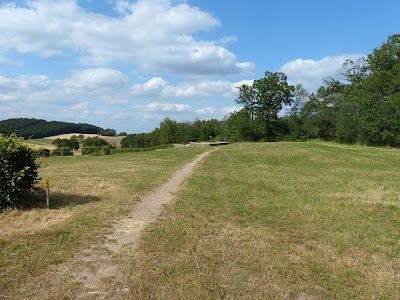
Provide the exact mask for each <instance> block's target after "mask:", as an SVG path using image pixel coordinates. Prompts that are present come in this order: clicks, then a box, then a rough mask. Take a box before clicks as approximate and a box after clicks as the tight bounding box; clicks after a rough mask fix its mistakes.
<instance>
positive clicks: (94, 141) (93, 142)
mask: <svg viewBox="0 0 400 300" xmlns="http://www.w3.org/2000/svg"><path fill="white" fill-rule="evenodd" d="M82 144H83V146H84V147H91V146H93V147H101V146H108V147H110V148H111V144H110V143H109V142H107V141H106V140H104V139H102V138H99V137H92V138H87V139H84V140H83V142H82Z"/></svg>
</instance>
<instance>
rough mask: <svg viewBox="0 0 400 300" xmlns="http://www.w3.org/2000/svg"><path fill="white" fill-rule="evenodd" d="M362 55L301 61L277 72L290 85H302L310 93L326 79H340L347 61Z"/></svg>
mask: <svg viewBox="0 0 400 300" xmlns="http://www.w3.org/2000/svg"><path fill="white" fill-rule="evenodd" d="M362 56H365V55H363V54H344V55H340V56H327V57H324V58H322V59H320V60H312V59H301V58H298V59H296V60H293V61H290V62H288V63H286V64H284V65H283V66H282V67H281V68H280V69H279V71H281V72H284V73H285V74H286V75H287V76H288V78H289V80H290V82H291V83H293V84H297V83H301V84H303V85H304V86H305V87H306V88H307V89H309V90H310V91H315V90H316V89H317V88H318V87H320V86H321V85H322V84H323V82H322V79H324V78H326V77H334V78H338V79H341V78H342V77H341V75H340V71H341V68H342V66H343V63H344V62H345V61H346V60H347V59H352V60H355V59H358V58H360V57H362Z"/></svg>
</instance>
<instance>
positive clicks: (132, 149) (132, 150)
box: [110, 145, 173, 154]
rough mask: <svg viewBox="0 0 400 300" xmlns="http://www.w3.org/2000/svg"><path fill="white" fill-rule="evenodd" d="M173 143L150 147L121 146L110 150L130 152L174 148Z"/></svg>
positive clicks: (113, 151) (112, 151)
mask: <svg viewBox="0 0 400 300" xmlns="http://www.w3.org/2000/svg"><path fill="white" fill-rule="evenodd" d="M172 147H173V145H160V146H156V147H149V148H120V149H111V150H110V152H111V153H112V154H114V153H129V152H144V151H153V150H158V149H167V148H172Z"/></svg>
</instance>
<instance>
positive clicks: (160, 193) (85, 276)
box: [72, 150, 214, 299]
mask: <svg viewBox="0 0 400 300" xmlns="http://www.w3.org/2000/svg"><path fill="white" fill-rule="evenodd" d="M212 151H214V150H211V151H208V152H206V153H203V154H201V155H200V156H198V157H197V158H196V159H195V160H193V161H192V162H190V163H188V164H187V165H185V166H184V167H183V168H181V169H179V170H178V171H176V172H175V173H174V174H173V175H172V176H171V177H170V178H169V179H168V181H167V182H166V183H164V184H163V185H161V186H160V187H158V188H157V189H155V190H154V191H152V192H150V193H148V194H147V195H145V196H143V197H142V199H141V201H140V202H138V203H137V204H136V205H135V207H134V208H133V210H132V211H131V212H130V213H129V215H128V216H126V217H125V218H123V219H121V220H120V221H118V222H117V223H116V224H115V225H114V228H113V232H112V233H111V234H109V235H108V236H107V237H106V239H105V240H106V242H105V247H103V249H102V250H101V251H99V250H98V249H97V250H94V249H88V250H87V253H86V254H85V255H83V256H82V257H81V258H80V260H81V262H82V264H81V268H80V270H78V271H76V272H74V274H72V276H73V277H74V278H75V280H77V281H79V282H81V283H83V284H84V286H85V293H84V294H82V295H80V299H90V298H93V299H114V297H115V295H108V293H107V291H104V290H103V289H102V281H103V280H105V279H109V280H120V279H122V274H121V273H120V272H119V270H118V267H117V266H116V265H115V264H114V263H113V259H112V256H113V255H115V254H117V253H119V252H121V251H122V250H123V249H124V250H126V249H128V247H129V251H132V250H133V249H134V248H135V247H137V246H138V244H139V242H140V239H141V235H142V232H143V229H144V228H145V227H146V226H147V225H149V224H150V223H152V222H154V221H156V220H157V218H158V217H159V215H160V213H161V210H162V206H163V205H164V204H166V203H168V202H169V201H171V200H172V199H173V197H174V193H176V192H177V191H178V190H179V189H180V185H181V184H182V182H183V181H184V180H185V179H186V177H188V176H189V175H190V174H191V172H192V171H193V168H194V167H195V166H196V165H197V164H198V163H199V162H200V161H201V160H202V159H203V158H204V157H205V156H206V155H208V154H209V153H210V152H212ZM91 250H93V251H91Z"/></svg>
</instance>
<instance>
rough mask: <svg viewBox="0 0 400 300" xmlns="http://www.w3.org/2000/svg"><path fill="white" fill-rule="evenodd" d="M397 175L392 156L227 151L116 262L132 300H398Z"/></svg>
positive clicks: (257, 148) (287, 148) (332, 147)
mask: <svg viewBox="0 0 400 300" xmlns="http://www.w3.org/2000/svg"><path fill="white" fill-rule="evenodd" d="M399 167H400V151H399V150H391V149H376V148H367V147H360V146H342V145H338V144H333V143H273V144H267V143H259V144H236V145H231V146H229V147H224V148H221V149H219V150H218V151H216V152H214V153H212V154H211V155H210V156H209V157H208V159H207V160H206V161H205V162H204V163H203V164H202V165H201V167H200V168H199V169H198V171H197V173H196V175H195V176H193V177H191V179H190V180H189V181H188V183H187V184H186V185H185V188H184V189H183V190H182V191H181V192H180V193H179V195H178V199H177V201H176V203H175V205H174V206H171V207H169V208H168V209H167V210H166V211H165V214H164V215H163V217H162V220H160V221H159V222H158V223H157V224H155V225H154V226H153V227H152V228H150V229H149V230H148V233H147V235H146V236H145V239H144V241H143V242H142V244H141V247H140V250H139V251H138V252H135V253H129V252H126V253H125V254H124V255H121V257H119V259H120V263H121V265H122V266H125V275H126V276H125V278H126V282H124V284H123V286H126V287H128V288H129V291H130V292H129V293H128V294H127V295H126V299H399V298H400V218H399V216H400V186H399V182H400V169H399Z"/></svg>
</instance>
